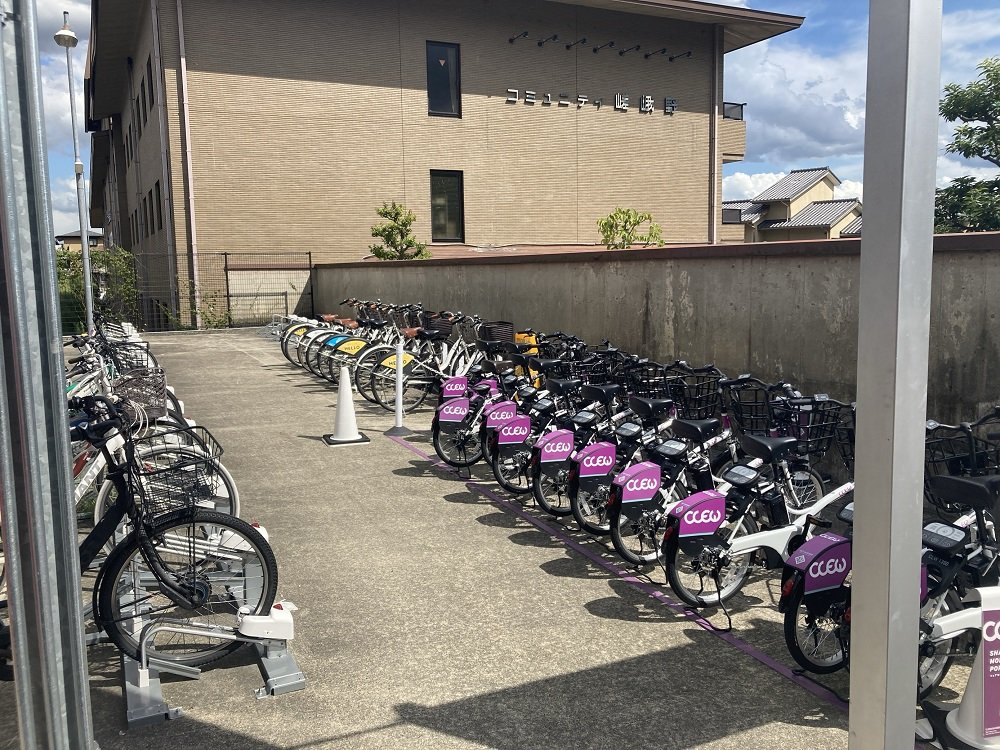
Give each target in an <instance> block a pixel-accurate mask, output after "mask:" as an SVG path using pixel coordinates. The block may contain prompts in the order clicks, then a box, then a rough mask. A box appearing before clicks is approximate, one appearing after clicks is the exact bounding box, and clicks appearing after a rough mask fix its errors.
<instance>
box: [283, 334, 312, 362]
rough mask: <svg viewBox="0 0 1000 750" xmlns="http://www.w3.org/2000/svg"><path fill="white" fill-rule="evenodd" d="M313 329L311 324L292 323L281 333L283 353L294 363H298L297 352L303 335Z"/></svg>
mask: <svg viewBox="0 0 1000 750" xmlns="http://www.w3.org/2000/svg"><path fill="white" fill-rule="evenodd" d="M312 329H313V326H311V325H302V324H300V325H292V326H289V327H288V328H286V329H285V332H284V333H283V334H282V335H281V353H282V354H283V355H284V356H285V359H287V360H288V361H289V362H291V363H292V364H293V365H297V364H298V361H297V360H296V358H295V352H296V350H297V349H298V347H299V341H301V340H302V337H303V336H304V335H305V334H306V333H307V332H308V331H311V330H312Z"/></svg>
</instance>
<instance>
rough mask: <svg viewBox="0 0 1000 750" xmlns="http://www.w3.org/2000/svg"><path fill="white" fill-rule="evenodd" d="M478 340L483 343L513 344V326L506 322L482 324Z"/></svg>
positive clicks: (497, 321)
mask: <svg viewBox="0 0 1000 750" xmlns="http://www.w3.org/2000/svg"><path fill="white" fill-rule="evenodd" d="M479 338H481V339H482V340H483V341H503V342H510V343H514V324H513V323H511V322H509V321H506V320H496V321H493V322H491V323H483V324H482V325H480V326H479Z"/></svg>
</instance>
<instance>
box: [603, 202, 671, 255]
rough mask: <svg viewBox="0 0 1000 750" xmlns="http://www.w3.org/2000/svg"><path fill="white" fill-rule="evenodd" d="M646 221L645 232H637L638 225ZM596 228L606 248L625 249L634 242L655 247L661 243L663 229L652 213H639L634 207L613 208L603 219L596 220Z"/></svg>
mask: <svg viewBox="0 0 1000 750" xmlns="http://www.w3.org/2000/svg"><path fill="white" fill-rule="evenodd" d="M647 221H648V222H649V228H648V229H647V230H646V233H645V234H638V230H639V227H640V225H642V224H643V223H644V222H647ZM597 228H598V230H599V231H600V233H601V241H602V242H604V244H605V245H606V246H607V248H608V250H627V249H628V248H630V247H632V245H634V244H636V243H641V244H642V245H644V246H646V245H656V246H657V247H659V246H660V245H662V244H663V230H662V229H661V228H660V225H659V224H657V223H655V222H654V221H653V216H652V214H650V213H648V212H641V213H640V212H639V211H636V210H635V209H634V208H621V207H620V206H619V207H617V208H615V210H614V211H612V212H611V213H610V214H608V215H607V216H605V217H604V218H603V219H598V220H597Z"/></svg>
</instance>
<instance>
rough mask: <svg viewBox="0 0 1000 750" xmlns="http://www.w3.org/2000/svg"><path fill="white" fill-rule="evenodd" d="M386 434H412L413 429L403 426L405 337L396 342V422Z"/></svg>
mask: <svg viewBox="0 0 1000 750" xmlns="http://www.w3.org/2000/svg"><path fill="white" fill-rule="evenodd" d="M385 434H386V435H395V436H397V437H398V436H401V435H412V434H413V433H412V431H411V430H409V429H407V428H406V427H404V426H403V337H402V336H400V337H399V340H398V341H397V342H396V423H395V425H393V427H392V428H391V429H389V430H386V433H385Z"/></svg>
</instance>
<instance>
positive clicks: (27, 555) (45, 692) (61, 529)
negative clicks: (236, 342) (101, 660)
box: [0, 0, 93, 750]
mask: <svg viewBox="0 0 1000 750" xmlns="http://www.w3.org/2000/svg"><path fill="white" fill-rule="evenodd" d="M4 9H5V11H6V12H5V13H4V15H3V20H2V25H0V86H2V87H3V90H2V92H0V197H2V200H3V206H2V211H3V220H2V222H0V226H2V238H0V239H2V244H3V251H2V256H0V350H2V352H0V353H2V359H0V363H2V365H0V366H2V370H0V372H2V377H0V481H2V490H3V491H2V503H3V538H4V552H5V555H6V559H5V564H6V574H7V577H8V587H7V592H8V602H9V613H10V623H11V635H12V643H13V652H14V668H15V677H16V683H15V689H16V692H17V709H18V710H17V717H18V733H19V741H20V744H21V747H22V748H42V749H44V750H49V749H50V748H51V749H53V750H63V749H65V750H75V749H76V748H90V747H92V746H93V727H92V724H91V716H90V692H89V689H88V681H87V662H86V658H85V653H84V648H83V633H82V626H81V623H82V622H83V613H82V612H81V606H80V567H79V560H78V557H77V554H76V545H77V536H76V510H75V508H74V506H73V505H72V502H71V499H72V496H73V492H72V487H73V485H72V481H71V478H70V472H69V467H70V460H71V456H70V451H69V438H68V435H69V432H68V424H67V418H66V398H65V396H64V395H63V383H64V382H65V373H64V370H63V361H62V347H61V345H60V336H59V329H60V326H59V311H58V305H57V299H58V298H57V296H56V271H55V249H54V246H53V242H52V237H53V232H52V213H51V205H50V203H49V183H48V176H47V175H48V169H47V165H46V160H45V127H44V120H43V117H42V84H41V75H40V71H39V62H38V60H39V52H38V44H37V41H36V40H37V28H36V26H37V24H36V15H35V3H34V0H13V2H8V3H7V4H6V5H5V8H4Z"/></svg>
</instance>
